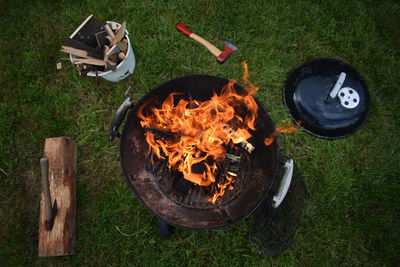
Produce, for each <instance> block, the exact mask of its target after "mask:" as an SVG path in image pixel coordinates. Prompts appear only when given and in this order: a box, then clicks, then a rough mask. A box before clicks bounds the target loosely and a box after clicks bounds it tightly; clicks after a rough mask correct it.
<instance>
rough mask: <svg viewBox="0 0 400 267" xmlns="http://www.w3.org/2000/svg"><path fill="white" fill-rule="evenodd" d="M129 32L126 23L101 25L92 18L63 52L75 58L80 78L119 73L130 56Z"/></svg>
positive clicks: (67, 44)
mask: <svg viewBox="0 0 400 267" xmlns="http://www.w3.org/2000/svg"><path fill="white" fill-rule="evenodd" d="M125 29H126V22H123V23H122V25H119V24H117V23H115V22H110V23H107V24H105V25H101V24H100V23H99V22H97V20H96V19H95V18H94V17H93V15H90V16H89V17H87V19H86V20H85V21H84V22H83V23H82V24H81V25H80V26H79V27H78V28H77V29H76V30H75V31H74V32H73V33H72V34H71V36H70V37H69V38H66V39H65V40H64V45H63V46H62V48H61V51H62V52H65V53H68V54H70V55H72V63H73V64H76V67H77V69H78V71H79V73H80V75H87V73H88V72H90V71H94V72H97V71H108V70H112V71H116V69H117V65H118V64H119V63H120V62H121V61H122V60H124V59H125V56H126V53H127V52H128V40H127V38H126V37H125Z"/></svg>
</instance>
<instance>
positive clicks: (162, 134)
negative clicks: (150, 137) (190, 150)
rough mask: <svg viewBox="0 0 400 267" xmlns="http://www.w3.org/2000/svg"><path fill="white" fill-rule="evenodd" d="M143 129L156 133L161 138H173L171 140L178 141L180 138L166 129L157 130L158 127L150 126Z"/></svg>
mask: <svg viewBox="0 0 400 267" xmlns="http://www.w3.org/2000/svg"><path fill="white" fill-rule="evenodd" d="M143 129H144V130H145V131H146V132H150V133H152V134H154V135H155V136H157V137H160V138H164V139H166V140H171V141H176V142H178V141H179V139H180V138H179V136H176V135H175V134H172V133H168V132H165V131H161V130H157V129H153V128H149V127H143Z"/></svg>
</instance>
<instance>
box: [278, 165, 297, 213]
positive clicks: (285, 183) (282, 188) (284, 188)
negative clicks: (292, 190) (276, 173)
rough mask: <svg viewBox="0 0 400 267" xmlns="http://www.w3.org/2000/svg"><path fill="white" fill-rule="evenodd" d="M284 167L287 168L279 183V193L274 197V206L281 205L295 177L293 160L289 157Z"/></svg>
mask: <svg viewBox="0 0 400 267" xmlns="http://www.w3.org/2000/svg"><path fill="white" fill-rule="evenodd" d="M283 167H284V168H285V171H284V173H283V177H282V180H281V184H280V185H279V189H278V193H277V194H276V195H275V196H274V198H273V200H274V204H273V206H274V208H278V207H279V205H280V204H281V203H282V201H283V200H284V199H285V196H286V194H287V192H288V190H289V187H290V183H291V182H292V177H293V168H294V163H293V160H292V159H288V160H287V161H286V162H285V165H284V166H283Z"/></svg>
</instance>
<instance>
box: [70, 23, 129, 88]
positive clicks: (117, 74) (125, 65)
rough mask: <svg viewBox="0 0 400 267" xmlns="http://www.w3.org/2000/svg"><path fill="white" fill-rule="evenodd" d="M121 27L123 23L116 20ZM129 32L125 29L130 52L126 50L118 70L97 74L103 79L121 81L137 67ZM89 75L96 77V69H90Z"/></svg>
mask: <svg viewBox="0 0 400 267" xmlns="http://www.w3.org/2000/svg"><path fill="white" fill-rule="evenodd" d="M111 22H112V21H106V23H111ZM115 24H117V25H118V26H119V27H121V24H119V23H117V22H115ZM128 35H129V33H128V31H127V30H125V37H126V39H127V40H128V52H126V55H125V58H124V60H122V61H121V62H120V63H119V64H118V65H117V70H116V71H112V70H109V71H106V72H103V71H98V72H97V75H98V76H99V77H102V78H103V79H105V80H107V81H110V82H115V83H116V82H119V81H121V80H123V79H125V78H126V77H128V76H129V75H131V74H132V73H133V70H134V69H135V65H136V60H135V54H134V53H133V50H132V46H131V41H130V40H129V36H128ZM70 59H71V62H72V61H73V57H72V55H70ZM87 76H90V77H96V72H94V71H89V72H88V74H87Z"/></svg>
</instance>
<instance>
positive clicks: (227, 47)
mask: <svg viewBox="0 0 400 267" xmlns="http://www.w3.org/2000/svg"><path fill="white" fill-rule="evenodd" d="M236 50H238V47H237V46H236V45H234V44H232V43H231V42H229V41H225V44H224V51H223V52H222V53H221V54H220V55H219V56H218V57H217V60H218V62H219V63H223V62H224V61H225V59H227V57H228V56H229V55H230V54H232V53H233V52H235V51H236Z"/></svg>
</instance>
